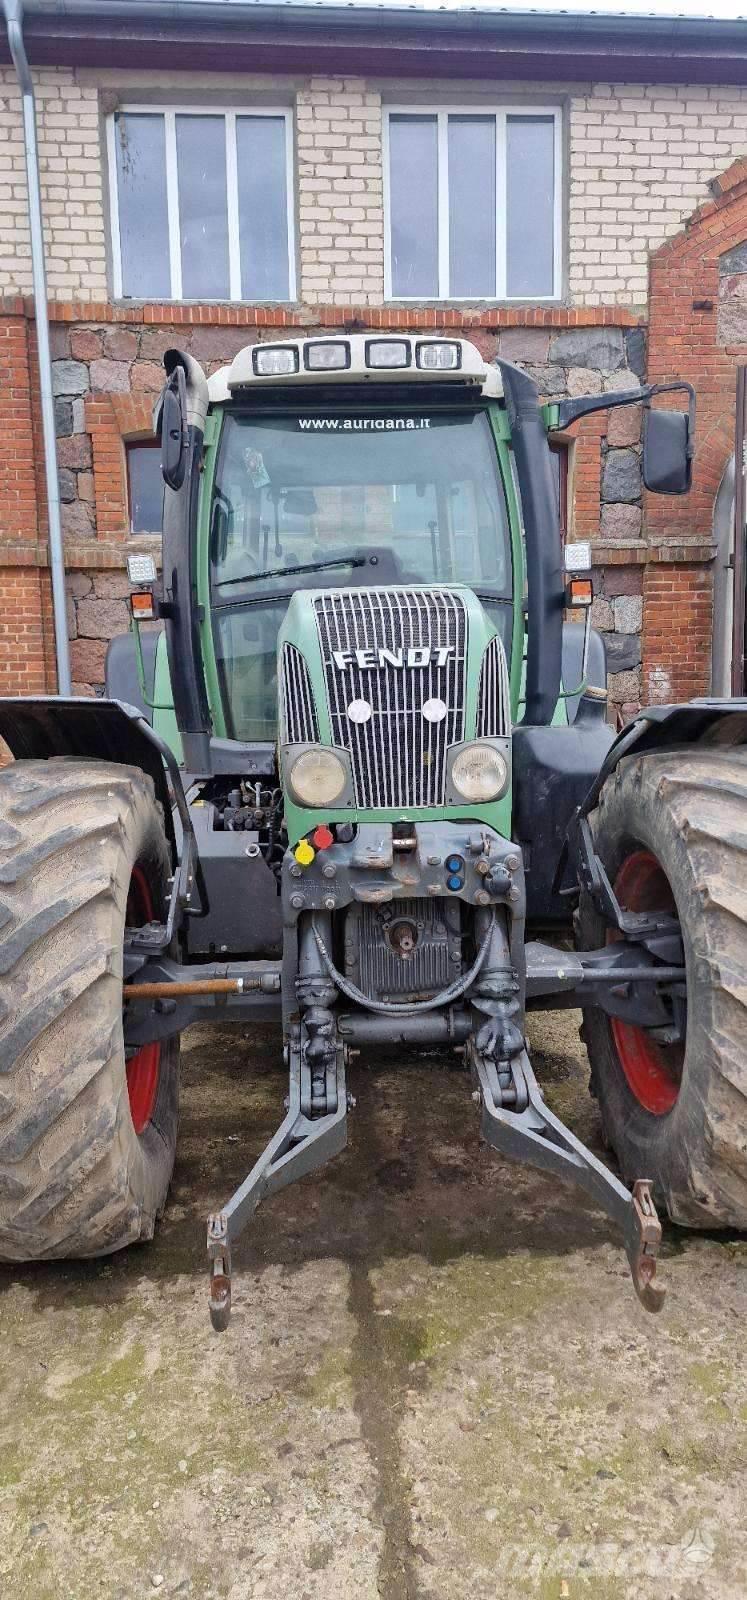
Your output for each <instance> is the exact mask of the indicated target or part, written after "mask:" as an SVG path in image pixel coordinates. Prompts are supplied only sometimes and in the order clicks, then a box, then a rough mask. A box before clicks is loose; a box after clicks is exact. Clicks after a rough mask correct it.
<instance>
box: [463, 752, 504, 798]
mask: <svg viewBox="0 0 747 1600" xmlns="http://www.w3.org/2000/svg"><path fill="white" fill-rule="evenodd" d="M451 782H452V784H453V787H454V788H455V789H456V791H457V794H461V795H463V796H464V798H465V800H498V799H499V798H500V796H501V795H502V794H504V793H505V791H506V788H507V786H508V762H507V761H506V758H505V756H502V755H501V752H500V750H496V749H494V747H493V745H490V744H470V745H468V746H467V749H466V750H460V752H459V755H458V756H457V757H456V759H455V761H454V764H453V766H452V769H451Z"/></svg>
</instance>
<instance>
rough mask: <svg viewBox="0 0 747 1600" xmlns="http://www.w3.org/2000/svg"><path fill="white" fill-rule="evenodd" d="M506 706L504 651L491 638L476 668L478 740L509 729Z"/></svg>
mask: <svg viewBox="0 0 747 1600" xmlns="http://www.w3.org/2000/svg"><path fill="white" fill-rule="evenodd" d="M510 706H511V702H510V699H509V689H508V670H507V667H506V652H505V650H504V648H503V645H502V643H501V641H500V639H498V638H495V639H491V641H490V644H489V645H488V648H487V650H486V651H485V654H484V656H483V658H482V666H481V667H480V683H479V686H478V691H477V728H476V733H477V737H478V739H502V738H505V737H506V736H507V735H508V734H509V733H510V732H511V717H510Z"/></svg>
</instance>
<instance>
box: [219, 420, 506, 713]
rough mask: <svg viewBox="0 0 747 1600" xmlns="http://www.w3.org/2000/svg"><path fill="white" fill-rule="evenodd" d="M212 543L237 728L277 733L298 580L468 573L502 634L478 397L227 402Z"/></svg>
mask: <svg viewBox="0 0 747 1600" xmlns="http://www.w3.org/2000/svg"><path fill="white" fill-rule="evenodd" d="M210 556H211V578H212V601H213V618H214V637H215V648H216V656H217V661H218V669H219V673H220V676H221V679H222V687H223V698H224V706H225V712H226V718H227V726H228V731H229V733H230V734H231V735H232V736H233V737H234V738H238V739H246V740H252V739H272V738H274V737H275V733H276V724H277V709H276V706H277V686H276V669H275V652H276V644H277V633H278V629H279V627H280V623H281V621H282V617H283V613H284V611H285V607H286V605H287V602H288V599H289V597H290V595H291V594H292V592H293V590H294V589H296V588H299V587H309V586H313V587H325V588H341V587H342V588H346V587H357V586H360V585H371V586H373V585H376V586H386V585H390V584H411V583H443V584H449V583H466V584H469V585H470V587H471V588H473V589H474V590H475V591H476V593H477V594H478V595H480V597H481V598H482V599H483V601H484V602H485V604H486V608H487V609H488V610H489V611H490V612H491V614H492V615H493V618H494V621H495V623H496V625H497V626H498V628H499V630H500V631H501V633H502V635H503V637H504V640H505V642H506V644H507V645H508V643H509V638H508V634H509V630H510V626H511V605H510V598H511V592H512V576H511V549H510V538H509V527H508V515H507V511H506V502H505V497H504V493H503V486H502V482H501V477H500V470H499V464H498V457H497V452H496V447H495V443H494V440H493V435H492V431H491V428H490V423H489V419H488V416H487V414H486V413H485V412H484V411H470V412H463V413H459V412H437V411H434V412H433V413H432V414H428V413H427V411H426V409H425V407H423V409H422V410H419V411H418V412H414V411H404V412H402V413H401V414H398V415H392V414H376V413H375V412H373V411H370V412H368V413H364V412H362V411H361V412H355V413H351V412H345V413H342V412H338V411H335V412H333V411H330V413H328V414H318V413H316V412H308V411H305V412H304V413H302V414H296V415H290V414H283V415H275V416H265V417H257V416H252V415H244V416H241V415H239V416H230V415H229V416H226V418H225V420H224V424H223V432H222V436H221V444H220V450H219V458H218V463H217V468H216V473H215V482H214V487H213V502H212V511H211V536H210Z"/></svg>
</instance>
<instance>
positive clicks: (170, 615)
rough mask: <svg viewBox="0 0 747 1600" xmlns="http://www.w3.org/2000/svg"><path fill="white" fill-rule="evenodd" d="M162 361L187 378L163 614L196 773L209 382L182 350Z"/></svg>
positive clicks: (200, 745)
mask: <svg viewBox="0 0 747 1600" xmlns="http://www.w3.org/2000/svg"><path fill="white" fill-rule="evenodd" d="M163 364H164V368H165V370H166V375H167V378H170V377H171V374H172V373H173V372H174V371H175V370H176V368H177V367H181V368H182V369H183V371H184V376H185V380H186V415H185V416H184V419H183V421H184V439H185V443H184V449H185V451H186V470H185V472H184V477H183V479H182V482H181V484H180V487H179V488H178V489H170V488H167V489H166V492H165V495H164V503H163V605H162V615H163V617H164V620H165V627H166V648H167V651H168V657H169V674H170V677H171V691H172V694H173V697H174V712H175V714H176V720H177V723H178V725H179V731H180V733H181V738H182V750H183V753H184V765H185V767H186V769H187V771H188V772H189V773H191V774H193V775H194V776H195V777H197V776H201V775H205V774H207V773H209V772H210V735H211V733H212V723H211V719H210V709H209V706H208V699H207V692H206V689H205V673H204V668H203V660H202V644H201V642H200V609H199V602H198V598H197V512H198V503H199V494H200V464H201V461H202V446H203V439H204V435H205V418H206V416H207V408H208V386H207V378H206V377H205V374H204V372H203V370H202V367H201V366H200V364H199V362H197V361H195V359H194V357H193V356H190V355H186V354H185V353H184V351H182V350H167V351H166V354H165V356H164V358H163ZM157 431H160V428H159V427H158V425H157Z"/></svg>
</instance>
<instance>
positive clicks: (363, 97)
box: [296, 78, 384, 305]
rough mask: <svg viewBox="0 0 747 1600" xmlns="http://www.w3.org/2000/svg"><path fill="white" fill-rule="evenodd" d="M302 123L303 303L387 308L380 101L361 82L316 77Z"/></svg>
mask: <svg viewBox="0 0 747 1600" xmlns="http://www.w3.org/2000/svg"><path fill="white" fill-rule="evenodd" d="M296 120H297V128H298V132H297V155H298V179H297V182H298V224H299V239H300V250H301V298H302V299H303V300H305V301H306V303H307V304H308V305H335V304H344V303H345V302H347V303H348V304H349V303H350V301H351V300H352V301H355V303H356V304H358V305H380V304H381V301H382V298H383V283H384V214H383V209H382V167H381V96H380V95H379V94H376V93H373V92H372V91H370V90H369V89H368V86H367V84H366V83H365V82H364V81H363V80H362V79H360V78H354V79H347V78H344V79H343V78H312V79H311V81H310V83H309V85H308V88H306V89H302V90H301V91H300V92H299V94H298V96H297V99H296Z"/></svg>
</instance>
